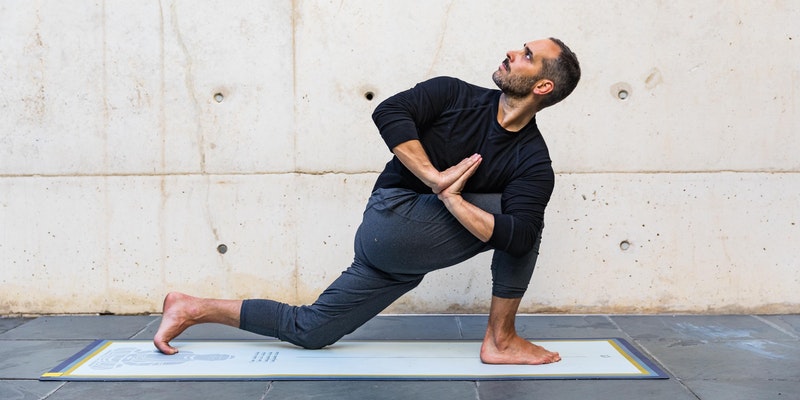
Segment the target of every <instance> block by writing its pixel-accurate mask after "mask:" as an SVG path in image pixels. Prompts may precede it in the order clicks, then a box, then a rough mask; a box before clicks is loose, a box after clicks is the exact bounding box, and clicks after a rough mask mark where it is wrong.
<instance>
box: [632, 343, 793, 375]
mask: <svg viewBox="0 0 800 400" xmlns="http://www.w3.org/2000/svg"><path fill="white" fill-rule="evenodd" d="M637 343H638V344H639V345H640V346H641V347H644V348H645V349H646V350H647V352H648V353H649V354H651V355H652V356H653V357H654V358H655V359H656V360H658V361H659V363H660V364H661V365H663V366H665V367H667V368H668V369H669V370H670V372H672V373H673V374H674V375H675V376H676V377H678V378H680V379H685V380H703V379H721V380H747V379H753V380H798V376H800V372H798V371H800V342H798V341H794V340H784V341H773V340H765V339H751V340H726V341H716V342H709V341H702V340H696V339H685V340H680V339H671V340H661V339H657V340H639V341H637Z"/></svg>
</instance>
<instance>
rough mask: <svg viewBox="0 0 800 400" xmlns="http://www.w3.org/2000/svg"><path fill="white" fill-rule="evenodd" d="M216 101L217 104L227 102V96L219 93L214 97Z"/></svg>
mask: <svg viewBox="0 0 800 400" xmlns="http://www.w3.org/2000/svg"><path fill="white" fill-rule="evenodd" d="M214 100H216V101H217V103H222V100H225V96H223V95H222V93H217V94H215V95H214Z"/></svg>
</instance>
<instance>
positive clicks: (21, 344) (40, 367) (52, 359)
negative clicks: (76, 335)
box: [0, 340, 91, 379]
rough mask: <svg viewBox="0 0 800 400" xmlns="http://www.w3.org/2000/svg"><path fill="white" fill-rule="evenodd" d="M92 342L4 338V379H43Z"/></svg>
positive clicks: (0, 371) (0, 359)
mask: <svg viewBox="0 0 800 400" xmlns="http://www.w3.org/2000/svg"><path fill="white" fill-rule="evenodd" d="M89 343H91V342H90V341H83V340H75V341H44V340H33V341H31V340H4V341H0V379H39V377H40V376H41V375H42V374H43V373H45V372H47V371H50V370H51V369H53V368H54V367H56V366H57V365H58V364H60V363H61V362H62V361H64V360H66V359H67V358H69V357H71V356H72V355H74V354H75V353H77V352H79V351H80V350H82V349H83V348H85V347H86V346H88V345H89Z"/></svg>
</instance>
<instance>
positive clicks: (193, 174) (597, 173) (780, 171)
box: [0, 170, 800, 179]
mask: <svg viewBox="0 0 800 400" xmlns="http://www.w3.org/2000/svg"><path fill="white" fill-rule="evenodd" d="M380 172H381V171H377V170H369V171H358V172H349V171H274V172H214V173H201V172H168V173H153V174H146V173H119V174H0V179H11V178H15V179H24V178H103V177H109V178H118V177H123V178H124V177H158V176H164V177H167V176H258V175H287V174H295V175H364V174H378V173H380ZM556 174H557V175H608V174H617V175H685V174H696V175H704V174H705V175H711V174H789V175H791V174H800V171H793V170H713V171H712V170H709V171H556Z"/></svg>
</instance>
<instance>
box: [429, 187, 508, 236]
mask: <svg viewBox="0 0 800 400" xmlns="http://www.w3.org/2000/svg"><path fill="white" fill-rule="evenodd" d="M439 198H440V199H441V200H442V202H443V203H444V205H445V207H447V210H448V211H450V214H452V215H453V216H454V217H455V218H456V219H457V220H458V222H459V223H461V225H462V226H464V228H466V229H467V230H468V231H469V232H470V233H472V234H473V235H474V236H475V237H476V238H478V239H479V240H480V241H482V242H484V243H485V242H488V241H489V239H491V238H492V233H493V232H494V215H492V214H491V213H488V212H486V211H484V210H482V209H480V208H479V207H477V206H475V205H474V204H472V203H470V202H468V201H466V200H465V199H464V198H463V197H462V196H461V195H460V194H449V195H446V196H443V195H440V196H439Z"/></svg>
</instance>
